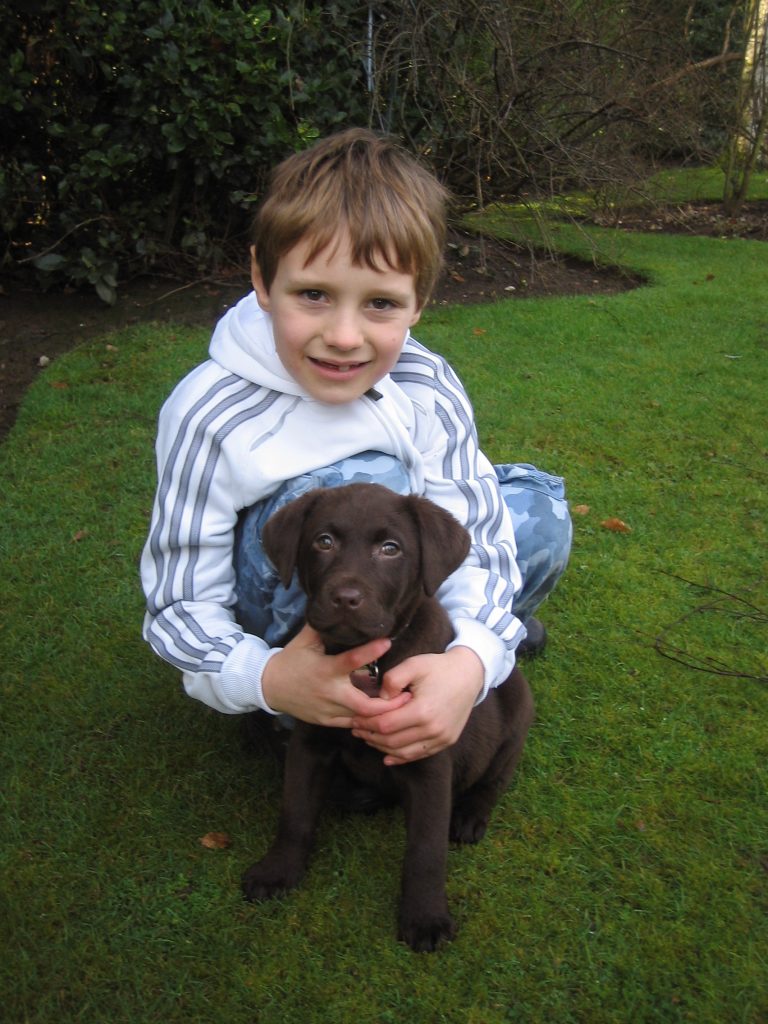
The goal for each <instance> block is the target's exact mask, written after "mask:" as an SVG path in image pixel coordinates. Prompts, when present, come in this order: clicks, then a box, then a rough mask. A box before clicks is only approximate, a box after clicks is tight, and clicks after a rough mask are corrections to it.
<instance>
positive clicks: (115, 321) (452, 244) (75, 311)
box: [0, 231, 636, 440]
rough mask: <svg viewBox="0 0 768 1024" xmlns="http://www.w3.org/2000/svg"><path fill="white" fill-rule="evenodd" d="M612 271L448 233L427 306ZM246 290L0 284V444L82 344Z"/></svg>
mask: <svg viewBox="0 0 768 1024" xmlns="http://www.w3.org/2000/svg"><path fill="white" fill-rule="evenodd" d="M635 283H636V282H634V281H632V280H631V279H630V278H628V277H627V276H626V275H625V274H622V273H621V272H620V271H617V270H613V269H610V268H596V267H594V266H592V264H590V263H584V262H580V261H579V260H575V259H569V258H564V257H549V256H542V255H541V254H531V253H530V252H528V250H527V249H525V248H522V247H520V246H516V245H514V244H512V243H509V242H503V241H498V240H495V239H491V238H486V239H479V238H478V237H477V236H475V235H471V234H469V233H464V232H460V231H454V232H452V233H451V235H450V237H449V243H448V247H447V250H446V267H445V273H444V274H443V277H442V279H441V281H440V283H439V285H438V287H437V289H436V291H435V295H434V299H433V302H434V303H435V304H438V305H444V304H449V303H461V304H468V303H476V302H493V301H496V300H497V299H500V298H521V297H532V296H545V295H580V294H585V293H586V294H593V293H606V292H617V291H623V290H626V289H628V288H632V287H634V285H635ZM249 288H250V281H249V278H248V276H247V273H246V272H245V270H243V272H242V274H238V275H235V276H232V277H231V278H229V279H227V280H222V281H216V282H211V281H203V282H192V283H190V282H181V281H173V280H168V279H163V278H150V279H146V278H145V279H139V280H135V281H133V282H130V283H128V284H125V285H122V286H121V288H120V290H119V292H118V299H117V302H116V303H115V305H114V306H106V305H105V304H104V303H103V302H101V301H100V299H99V298H98V297H97V296H96V295H95V294H91V293H87V292H73V293H52V292H51V293H40V292H33V291H27V290H23V289H21V288H19V287H18V286H16V285H14V284H13V283H12V282H7V283H5V284H4V285H2V286H0V440H1V439H2V438H3V437H4V436H5V435H6V434H7V432H8V431H9V430H10V428H11V426H12V425H13V423H14V421H15V419H16V413H17V411H18V407H19V403H20V402H21V400H22V398H23V397H24V392H25V391H26V389H27V388H28V387H29V385H30V384H31V383H32V381H33V380H34V379H35V377H36V376H37V374H38V373H41V372H45V367H46V366H48V365H49V363H50V362H51V361H52V360H53V359H55V358H56V356H58V355H61V354H62V353H63V352H68V351H69V350H70V349H72V348H75V347H76V346H77V345H80V344H81V343H82V342H84V341H87V340H88V339H89V338H93V337H96V336H99V335H104V334H108V333H109V332H110V331H114V330H117V329H119V328H122V327H126V326H129V325H131V324H135V323H140V322H143V321H148V320H160V321H173V322H176V323H182V324H188V325H195V326H205V327H210V328H213V325H214V324H215V323H216V321H217V320H218V319H219V317H220V316H221V315H222V313H224V311H225V310H226V309H227V308H228V307H229V306H230V305H232V304H234V303H235V302H237V300H238V299H239V298H241V296H243V295H244V294H245V293H246V292H247V291H248V289H249Z"/></svg>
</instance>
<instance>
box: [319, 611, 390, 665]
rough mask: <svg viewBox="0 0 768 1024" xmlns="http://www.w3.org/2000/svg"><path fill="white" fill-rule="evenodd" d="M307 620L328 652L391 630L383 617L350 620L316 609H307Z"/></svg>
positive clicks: (362, 641) (339, 650) (346, 649)
mask: <svg viewBox="0 0 768 1024" xmlns="http://www.w3.org/2000/svg"><path fill="white" fill-rule="evenodd" d="M307 622H308V623H309V624H310V626H311V627H312V628H313V629H315V630H317V632H318V633H319V634H320V637H321V639H322V641H323V645H324V647H325V649H326V651H328V653H329V654H338V653H340V652H341V651H348V650H349V649H350V647H359V646H360V645H361V644H367V643H368V642H369V641H370V640H379V639H381V638H382V637H386V636H390V634H391V632H392V623H391V622H385V621H383V618H376V619H370V620H368V621H360V619H359V618H358V619H357V620H354V621H352V620H350V618H349V617H345V618H344V619H339V618H337V617H335V616H330V615H327V614H323V613H322V612H320V611H318V610H317V609H314V610H313V609H308V610H307Z"/></svg>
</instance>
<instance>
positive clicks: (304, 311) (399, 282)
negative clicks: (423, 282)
mask: <svg viewBox="0 0 768 1024" xmlns="http://www.w3.org/2000/svg"><path fill="white" fill-rule="evenodd" d="M311 250H312V240H311V239H303V240H302V241H300V242H298V243H297V244H296V245H295V246H294V247H293V248H292V249H290V250H289V251H288V252H287V253H285V255H284V256H282V257H281V258H280V260H279V262H278V265H277V272H276V273H275V277H274V280H273V281H272V284H271V285H270V287H269V290H267V289H266V287H265V285H264V281H263V279H262V277H261V273H260V271H259V268H258V266H257V265H256V263H255V262H253V264H252V273H251V276H252V280H253V287H254V289H255V291H256V296H257V298H258V300H259V305H260V306H261V308H262V309H264V310H266V311H267V312H269V313H270V314H271V316H272V328H273V331H274V337H275V347H276V349H277V354H278V356H279V357H280V361H281V362H282V364H283V366H284V367H285V368H286V370H287V371H288V372H289V373H290V374H291V376H292V377H293V378H294V380H295V381H296V382H297V383H298V384H300V385H301V387H302V388H303V389H304V390H305V391H306V392H307V393H308V394H310V395H311V396H312V397H313V398H315V399H317V400H318V401H321V402H330V403H341V402H350V401H352V400H353V399H355V398H359V397H360V396H361V395H363V394H365V392H366V391H367V390H368V389H369V388H371V387H373V385H374V384H376V383H377V381H380V380H381V379H382V377H385V376H386V375H387V374H388V373H389V371H390V370H391V369H392V367H393V366H394V365H395V363H396V362H397V360H398V357H399V355H400V352H401V350H402V347H403V343H404V341H405V337H406V334H407V333H408V329H409V328H410V327H412V326H413V325H414V324H415V323H416V322H417V321H418V319H419V316H420V315H421V310H420V308H419V305H418V301H417V298H416V290H415V284H414V278H413V275H412V274H403V273H401V272H400V271H398V270H392V269H391V268H390V267H389V266H388V265H387V264H386V263H385V261H384V260H383V258H382V268H383V269H381V270H373V269H371V268H370V267H368V266H365V265H363V266H358V265H357V264H354V263H353V262H352V257H351V252H350V244H349V240H348V238H347V237H346V235H344V234H340V235H338V236H337V237H336V238H335V239H334V240H333V242H331V244H330V245H329V246H327V248H325V249H323V250H322V251H321V252H319V253H318V254H317V255H316V256H314V257H313V259H311V260H309V261H308V260H307V257H308V255H309V254H310V252H311Z"/></svg>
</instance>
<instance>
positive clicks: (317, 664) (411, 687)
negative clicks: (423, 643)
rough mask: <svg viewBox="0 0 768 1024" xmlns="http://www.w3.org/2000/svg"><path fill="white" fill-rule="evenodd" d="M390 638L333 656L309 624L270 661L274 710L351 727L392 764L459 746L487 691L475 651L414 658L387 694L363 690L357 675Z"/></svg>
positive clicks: (268, 685) (388, 683)
mask: <svg viewBox="0 0 768 1024" xmlns="http://www.w3.org/2000/svg"><path fill="white" fill-rule="evenodd" d="M389 647H390V641H389V640H387V639H379V640H372V641H371V642H370V643H367V644H364V645H363V646H361V647H355V648H353V649H352V650H349V651H345V652H344V653H342V654H326V653H325V651H324V650H323V646H322V643H321V641H320V638H319V636H318V634H317V633H316V632H315V630H314V629H312V627H311V626H308V625H306V626H304V628H303V629H302V630H301V632H300V633H299V634H298V635H297V636H296V637H294V639H293V640H291V641H290V643H288V644H287V645H286V646H285V647H284V648H282V649H281V650H279V651H277V652H276V653H275V654H274V655H273V656H272V657H271V658H270V660H269V661H268V662H267V665H266V667H265V669H264V673H263V676H262V689H263V692H264V697H265V699H266V701H267V703H268V704H269V706H270V707H271V708H272V709H273V710H275V711H279V712H281V713H284V714H290V715H293V716H294V717H296V718H299V719H301V720H302V721H305V722H311V723H313V724H315V725H325V726H334V727H337V728H343V729H351V730H352V732H353V735H355V736H357V737H359V738H360V739H363V740H365V741H366V743H368V744H370V745H371V746H372V747H375V748H376V749H377V750H380V751H381V752H382V754H384V763H385V764H386V765H388V766H390V767H391V766H395V765H398V764H405V763H406V762H408V761H416V760H419V759H420V758H423V757H431V756H432V755H433V754H436V753H438V752H439V751H440V750H443V749H444V748H445V747H448V746H451V745H452V744H453V743H455V742H456V740H457V738H458V736H459V734H460V733H461V731H462V729H463V728H464V726H465V724H466V722H467V719H468V718H469V714H470V712H471V710H472V708H473V706H474V704H475V701H476V700H477V697H478V695H479V694H480V691H481V689H482V685H483V666H482V663H481V661H480V659H479V657H478V656H477V655H476V654H475V653H474V651H471V650H470V649H469V648H468V647H452V648H450V649H449V650H448V651H446V652H445V653H443V654H423V655H419V656H417V657H414V658H408V659H407V660H406V661H403V662H401V663H400V664H399V665H397V666H396V667H395V668H393V669H391V670H390V671H389V672H387V673H386V674H385V675H384V678H383V680H382V686H381V691H380V695H379V696H378V697H369V696H367V695H366V694H365V693H363V691H362V690H360V689H358V688H357V687H356V686H355V685H354V683H353V682H352V679H351V678H350V676H351V673H352V672H355V671H356V670H358V669H361V668H364V667H365V666H366V665H368V664H370V663H371V662H374V661H376V660H377V659H378V658H381V657H382V656H383V655H384V654H385V653H386V652H387V651H388V650H389Z"/></svg>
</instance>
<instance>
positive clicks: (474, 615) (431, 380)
mask: <svg viewBox="0 0 768 1024" xmlns="http://www.w3.org/2000/svg"><path fill="white" fill-rule="evenodd" d="M392 376H393V378H394V379H395V380H396V381H397V383H399V384H400V386H401V387H403V389H404V390H406V391H408V392H409V393H412V394H413V395H414V399H415V400H416V401H421V403H422V404H424V405H426V404H427V403H426V402H425V398H424V396H425V394H429V395H430V398H429V403H428V411H429V414H430V415H429V418H430V419H431V424H430V429H429V434H428V437H427V438H426V440H425V441H422V447H423V451H422V455H423V457H424V464H425V496H426V497H428V498H431V499H432V500H433V501H435V502H436V503H437V504H438V505H441V506H442V507H443V508H445V509H447V510H448V511H449V512H451V513H452V514H453V515H454V516H455V517H456V518H457V519H458V520H459V522H461V523H462V524H463V525H464V526H465V527H466V528H467V530H468V531H469V533H470V538H471V549H470V553H469V556H468V558H467V559H466V561H465V562H464V564H463V565H462V566H461V567H460V569H458V570H457V571H456V572H455V573H454V574H453V575H452V576H451V577H450V578H449V579H448V580H447V581H446V582H445V584H443V586H442V588H441V589H440V591H439V593H438V596H439V598H440V600H441V602H442V604H443V605H444V606H445V608H446V609H447V610H448V613H449V615H450V616H451V620H452V622H453V625H454V629H455V630H456V640H455V641H454V645H459V644H461V645H464V646H468V647H471V648H472V649H473V650H475V651H476V653H477V654H478V655H479V657H480V658H481V660H482V661H483V664H484V666H485V669H486V673H485V677H486V688H485V690H484V691H483V694H482V696H484V695H485V693H486V692H487V689H488V688H489V687H492V686H496V685H498V684H499V683H501V682H502V681H503V680H504V679H506V677H507V676H508V675H509V673H510V671H511V670H512V668H513V667H514V663H515V654H514V652H515V649H516V647H517V645H518V644H519V642H520V640H521V639H522V638H523V637H524V636H525V630H524V628H523V626H522V624H521V622H520V620H519V619H518V618H517V617H516V616H515V614H514V611H513V607H514V600H515V595H516V594H517V592H518V591H519V590H520V588H521V586H522V580H521V577H520V570H519V568H518V565H517V560H516V554H517V549H516V545H515V538H514V531H513V528H512V522H511V519H510V516H509V512H508V510H507V508H506V505H505V503H504V500H503V498H502V495H501V491H500V489H499V482H498V478H497V476H496V473H495V471H494V469H493V466H492V465H491V463H490V462H489V461H488V459H487V458H486V457H485V455H484V454H483V452H482V451H481V450H480V448H479V445H478V438H477V430H476V427H475V421H474V413H473V409H472V405H471V403H470V401H469V398H468V397H467V394H466V392H465V390H464V388H463V386H462V384H461V382H460V381H459V379H458V377H457V376H456V374H455V373H454V371H453V370H452V369H451V367H450V366H449V365H448V363H447V362H446V361H445V360H444V359H442V358H441V357H440V356H438V355H436V354H435V353H433V352H430V351H429V350H427V349H424V348H422V347H421V346H419V345H418V343H413V344H412V345H409V346H408V348H407V349H406V350H405V351H404V353H403V355H402V356H401V359H400V361H399V362H398V364H397V367H396V369H395V371H393V374H392ZM482 696H481V699H482Z"/></svg>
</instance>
